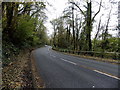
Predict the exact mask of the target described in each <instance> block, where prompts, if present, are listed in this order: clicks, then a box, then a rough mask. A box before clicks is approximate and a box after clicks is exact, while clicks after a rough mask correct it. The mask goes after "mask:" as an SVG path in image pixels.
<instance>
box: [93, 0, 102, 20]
mask: <svg viewBox="0 0 120 90" xmlns="http://www.w3.org/2000/svg"><path fill="white" fill-rule="evenodd" d="M101 6H102V0H101V1H100V6H99V10H98V11H97V13H96V14H95V15H94V17H93V18H92V21H93V20H94V19H95V17H96V16H97V14H98V13H99V12H100V9H101Z"/></svg>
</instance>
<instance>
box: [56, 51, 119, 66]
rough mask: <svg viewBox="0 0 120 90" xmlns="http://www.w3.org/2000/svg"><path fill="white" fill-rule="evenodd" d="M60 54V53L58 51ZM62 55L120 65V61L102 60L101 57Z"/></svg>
mask: <svg viewBox="0 0 120 90" xmlns="http://www.w3.org/2000/svg"><path fill="white" fill-rule="evenodd" d="M56 51H58V50H56ZM58 52H60V51H58ZM61 53H63V54H66V55H72V56H77V57H79V58H85V59H89V60H96V61H102V62H108V63H112V64H117V65H120V60H114V59H107V58H100V57H94V56H87V55H78V54H72V53H66V52H61Z"/></svg>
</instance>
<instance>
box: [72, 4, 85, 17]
mask: <svg viewBox="0 0 120 90" xmlns="http://www.w3.org/2000/svg"><path fill="white" fill-rule="evenodd" d="M70 3H72V4H74V5H75V6H76V7H77V8H78V9H79V10H80V11H81V13H82V14H83V15H84V16H85V13H84V12H83V10H82V9H81V8H80V7H79V6H78V5H77V4H76V3H75V2H70Z"/></svg>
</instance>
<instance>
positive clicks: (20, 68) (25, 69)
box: [2, 50, 33, 89]
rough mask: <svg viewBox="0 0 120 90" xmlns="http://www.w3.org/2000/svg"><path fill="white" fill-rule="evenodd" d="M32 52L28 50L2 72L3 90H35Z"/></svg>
mask: <svg viewBox="0 0 120 90" xmlns="http://www.w3.org/2000/svg"><path fill="white" fill-rule="evenodd" d="M29 55H30V52H29V50H26V51H24V52H22V53H20V54H19V56H17V57H16V59H17V60H16V61H14V62H12V63H10V64H9V65H8V66H6V67H4V68H3V70H2V81H3V83H2V88H3V89H4V88H11V89H14V88H33V81H32V72H31V65H30V63H31V61H30V56H29Z"/></svg>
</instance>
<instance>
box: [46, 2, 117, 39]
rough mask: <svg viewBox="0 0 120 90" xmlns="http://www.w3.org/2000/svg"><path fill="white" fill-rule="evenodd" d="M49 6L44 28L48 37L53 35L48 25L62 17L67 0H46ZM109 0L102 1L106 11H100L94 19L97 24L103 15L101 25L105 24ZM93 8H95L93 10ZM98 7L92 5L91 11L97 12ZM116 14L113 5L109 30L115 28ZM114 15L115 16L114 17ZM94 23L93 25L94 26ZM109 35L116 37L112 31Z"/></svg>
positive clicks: (115, 8)
mask: <svg viewBox="0 0 120 90" xmlns="http://www.w3.org/2000/svg"><path fill="white" fill-rule="evenodd" d="M47 1H48V2H49V3H50V4H51V5H52V7H51V6H48V5H47V11H46V14H47V16H48V20H47V22H46V24H45V25H46V27H47V30H48V35H49V36H50V35H51V34H52V33H53V26H52V25H51V24H50V21H51V20H53V19H55V18H57V17H59V16H61V15H62V12H63V10H64V9H65V8H66V7H67V5H68V4H67V1H68V0H47ZM75 1H81V0H75ZM93 1H97V2H100V0H93ZM112 1H115V2H116V1H117V2H118V1H119V0H112ZM108 2H109V0H103V3H102V4H103V5H104V6H105V7H106V8H108V9H107V10H104V8H102V9H101V11H100V13H99V14H98V15H97V17H96V18H95V20H96V21H97V22H98V21H99V17H100V16H101V15H102V14H104V16H103V17H102V23H103V24H104V23H105V22H106V17H107V14H108V13H109V11H110V4H108ZM94 6H95V8H94ZM98 7H99V5H98V4H97V3H94V4H93V7H92V10H93V11H95V12H96V11H97V10H98ZM117 12H118V4H113V5H112V13H111V19H110V28H111V29H112V28H115V26H116V25H117V24H118V22H117V21H118V20H117V16H118V15H117ZM114 14H115V15H114ZM95 24H96V22H95V23H94V26H96V25H95ZM95 32H96V31H95V28H94V29H93V32H92V37H94V35H93V34H95ZM109 33H110V34H112V35H113V36H116V34H117V31H112V30H110V31H109Z"/></svg>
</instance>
